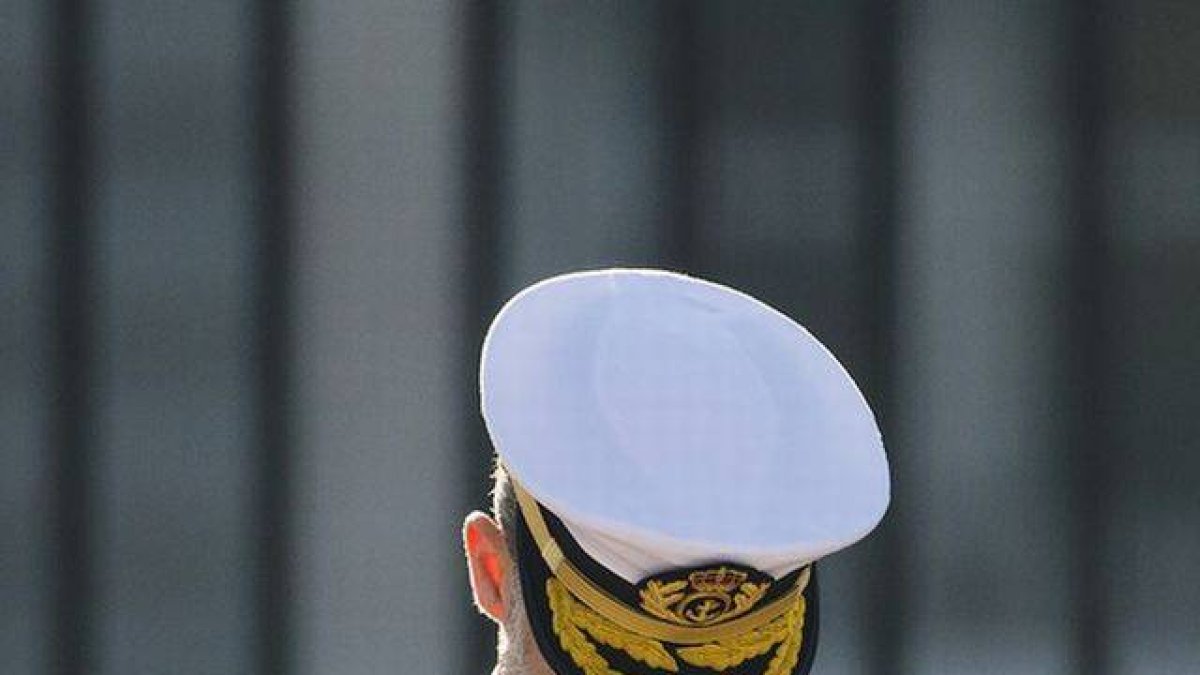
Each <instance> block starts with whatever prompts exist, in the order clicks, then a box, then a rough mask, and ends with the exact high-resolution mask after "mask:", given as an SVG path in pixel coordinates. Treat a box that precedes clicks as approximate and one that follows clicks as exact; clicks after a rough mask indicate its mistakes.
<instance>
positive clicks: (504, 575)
mask: <svg viewBox="0 0 1200 675" xmlns="http://www.w3.org/2000/svg"><path fill="white" fill-rule="evenodd" d="M493 479H494V481H493V486H492V514H491V515H490V516H489V515H488V514H486V513H483V512H482V511H475V512H472V513H471V514H470V515H468V516H467V519H466V521H465V522H464V523H463V547H464V548H465V550H466V554H467V569H468V571H469V573H470V578H471V591H472V593H473V594H474V596H475V605H476V606H477V607H478V608H479V611H480V612H482V613H483V614H484V615H485V616H487V617H488V618H490V619H491V620H492V621H495V622H496V625H497V630H498V635H499V640H498V644H497V662H496V670H495V674H494V675H553V671H551V670H550V667H549V666H548V665H547V664H546V661H545V659H544V658H542V655H541V653H540V652H538V649H537V645H536V644H535V642H534V639H533V634H532V633H531V632H530V629H529V619H528V618H527V617H526V615H525V605H524V603H523V601H522V599H521V582H520V578H519V575H518V574H517V566H516V561H517V549H516V544H515V541H514V537H513V536H512V534H511V533H513V532H515V531H516V519H517V518H519V517H520V516H519V514H518V510H517V499H516V496H515V494H514V493H513V486H512V482H511V481H510V480H509V478H508V473H507V472H506V471H505V470H504V467H503V466H502V465H500V464H499V463H497V464H496V471H495V473H494V474H493Z"/></svg>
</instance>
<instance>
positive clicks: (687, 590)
mask: <svg viewBox="0 0 1200 675" xmlns="http://www.w3.org/2000/svg"><path fill="white" fill-rule="evenodd" d="M756 576H759V577H764V579H762V580H759V581H756V582H752V581H749V579H750V577H751V573H750V572H748V571H743V570H739V569H734V568H732V567H729V566H727V565H722V566H720V567H715V568H708V569H700V570H695V571H691V572H683V573H679V572H675V573H667V574H663V575H658V576H656V577H652V578H650V579H647V580H645V581H643V582H642V583H641V584H640V586H641V588H640V589H639V591H638V595H639V597H640V599H641V605H642V609H644V610H646V612H647V613H649V614H651V615H653V616H656V617H658V618H660V619H664V620H666V621H670V622H672V623H676V624H679V625H682V626H709V625H712V624H715V623H719V622H721V621H727V620H729V619H732V618H734V617H737V616H741V615H742V614H745V613H746V612H749V611H750V610H751V609H754V607H755V605H757V604H758V602H759V600H762V598H763V596H765V595H766V594H767V589H768V588H770V586H771V582H770V581H768V580H766V578H765V577H766V575H762V574H758V575H756ZM681 577H682V578H681Z"/></svg>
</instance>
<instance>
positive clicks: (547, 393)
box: [480, 269, 889, 582]
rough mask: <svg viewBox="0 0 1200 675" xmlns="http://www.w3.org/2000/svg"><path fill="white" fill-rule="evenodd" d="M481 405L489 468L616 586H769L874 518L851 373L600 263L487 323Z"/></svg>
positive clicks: (753, 304) (796, 336)
mask: <svg viewBox="0 0 1200 675" xmlns="http://www.w3.org/2000/svg"><path fill="white" fill-rule="evenodd" d="M480 393H481V399H482V408H483V415H484V418H485V421H486V423H487V427H488V431H489V433H490V435H491V438H492V442H493V444H494V445H495V447H496V450H497V452H498V453H499V454H500V457H501V459H502V460H503V462H504V463H505V465H506V466H507V467H508V468H509V470H510V471H512V473H513V474H514V476H515V477H516V478H517V480H519V481H520V482H521V484H522V485H524V486H525V488H526V489H527V490H528V491H529V492H530V493H531V494H532V495H533V496H534V497H535V498H537V499H538V500H539V501H540V502H541V503H542V504H544V505H545V506H546V507H547V508H549V509H550V510H551V511H553V512H554V513H555V514H556V515H558V516H559V517H560V518H561V519H562V520H563V521H564V523H565V524H566V525H567V527H568V528H569V529H570V530H571V532H572V534H573V535H574V536H575V537H576V539H577V540H578V541H579V543H580V545H581V546H582V547H583V548H584V550H585V551H587V553H588V554H589V555H591V556H592V557H593V558H595V559H596V560H597V561H598V562H600V563H601V564H603V565H605V566H607V567H608V568H610V569H612V570H613V571H614V572H616V573H617V574H619V575H620V576H622V577H624V578H625V579H627V580H629V581H631V582H637V581H639V580H641V579H642V578H644V577H645V576H648V575H650V574H654V573H657V572H660V571H662V570H664V569H667V568H671V567H681V566H687V565H697V564H702V563H706V562H713V561H718V560H729V561H733V562H739V563H742V564H746V565H750V566H753V567H755V568H758V569H760V570H763V571H765V572H768V573H770V574H773V575H775V576H781V575H782V574H784V573H786V572H787V571H789V570H791V569H794V568H795V567H797V566H799V565H802V564H805V563H807V562H811V561H813V560H816V559H818V558H820V557H822V556H825V555H827V554H829V553H832V552H834V551H837V550H839V549H841V548H844V547H846V546H848V545H850V544H852V543H854V542H855V541H857V540H859V539H860V538H862V537H864V536H865V535H866V534H867V533H868V532H870V531H871V530H872V529H873V528H874V527H875V525H876V524H877V523H878V522H879V520H880V518H882V516H883V513H884V511H885V510H886V508H887V504H888V500H889V480H888V467H887V460H886V458H885V456H884V452H883V444H882V442H881V440H880V435H879V430H878V427H877V426H876V424H875V420H874V417H873V416H872V414H871V411H870V409H869V408H868V406H867V404H866V402H865V400H864V399H863V397H862V395H861V394H860V393H859V391H858V388H857V387H856V386H855V384H854V382H853V380H851V378H850V376H849V375H848V374H847V373H846V371H845V370H844V369H843V368H842V366H841V365H840V364H839V363H838V362H837V360H836V359H835V358H834V357H833V355H832V354H830V353H829V352H828V350H826V349H825V348H824V347H823V346H822V345H821V344H820V343H819V342H818V341H817V340H816V339H815V338H814V337H813V336H812V335H810V334H809V333H808V332H807V331H806V330H805V329H804V328H803V327H801V326H799V325H798V324H796V323H795V322H793V321H792V320H790V319H788V318H787V317H785V316H784V315H782V314H780V313H779V312H777V311H775V310H774V309H772V308H770V307H768V306H766V305H765V304H763V303H761V302H759V301H757V300H755V299H753V298H751V297H749V296H747V295H745V294H742V293H740V292H737V291H734V290H732V289H729V288H726V287H724V286H720V285H717V284H713V283H710V282H706V281H701V280H698V279H694V278H691V277H686V276H683V275H679V274H674V273H669V272H661V271H654V270H625V269H616V270H601V271H591V272H581V273H575V274H568V275H564V276H559V277H555V278H552V279H548V280H546V281H543V282H541V283H538V284H535V285H534V286H531V287H530V288H527V289H525V290H524V291H522V292H521V293H519V294H518V295H517V296H516V297H514V298H513V299H512V300H510V301H509V303H508V304H507V305H505V306H504V308H503V309H502V310H501V311H500V313H499V314H498V315H497V317H496V319H495V321H494V322H493V323H492V326H491V329H490V330H489V331H488V335H487V338H486V340H485V343H484V349H483V358H482V364H481V370H480Z"/></svg>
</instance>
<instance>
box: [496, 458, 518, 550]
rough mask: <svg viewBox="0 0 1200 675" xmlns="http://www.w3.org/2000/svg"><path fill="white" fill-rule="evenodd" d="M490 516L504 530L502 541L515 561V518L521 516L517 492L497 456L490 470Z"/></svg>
mask: <svg viewBox="0 0 1200 675" xmlns="http://www.w3.org/2000/svg"><path fill="white" fill-rule="evenodd" d="M492 517H493V518H495V519H496V522H497V523H498V524H499V525H500V529H501V530H502V531H503V532H504V541H505V544H506V545H507V546H508V554H509V556H510V557H511V558H512V560H513V563H514V564H515V563H516V562H517V519H518V518H520V517H521V514H520V507H519V506H518V505H517V493H516V492H515V491H514V489H513V482H512V478H510V477H509V475H508V470H507V469H505V468H504V464H503V463H502V462H501V461H500V459H499V458H497V459H496V468H495V469H494V470H493V471H492Z"/></svg>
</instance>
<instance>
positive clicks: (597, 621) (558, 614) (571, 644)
mask: <svg viewBox="0 0 1200 675" xmlns="http://www.w3.org/2000/svg"><path fill="white" fill-rule="evenodd" d="M546 596H547V598H548V599H549V601H550V612H551V614H552V615H553V619H552V623H551V626H552V628H553V629H554V633H555V634H556V635H558V639H559V644H561V645H562V647H563V649H564V650H565V651H566V652H567V654H569V655H570V656H571V659H572V660H574V661H575V664H576V665H578V666H579V667H580V668H582V669H583V671H584V673H586V675H621V674H620V673H618V672H617V671H614V670H612V669H611V668H609V665H608V662H607V661H605V660H604V657H603V656H601V655H600V653H599V652H598V651H597V650H596V647H595V646H594V645H592V644H591V643H590V642H588V640H587V637H585V636H584V634H583V632H584V631H586V632H587V634H588V635H591V636H592V638H593V639H595V640H596V641H597V642H600V643H601V644H605V645H608V646H609V647H613V648H614V649H619V650H621V651H623V652H625V653H626V654H628V655H629V656H631V657H632V658H634V659H636V660H638V661H641V662H642V663H645V664H646V665H648V666H651V667H653V668H659V669H661V670H666V671H668V672H672V673H677V672H679V663H678V662H677V661H676V660H675V658H674V657H673V656H671V654H670V652H668V651H667V650H666V648H665V647H664V646H663V644H662V643H661V642H659V641H657V640H652V639H650V638H646V637H642V636H640V635H637V634H635V633H631V632H629V631H627V630H625V629H623V628H621V627H620V626H617V625H616V624H614V623H612V622H611V621H608V620H607V619H605V618H604V617H602V616H600V615H599V614H596V613H595V612H593V611H592V610H590V609H588V608H587V607H584V606H583V605H581V604H579V603H577V602H575V600H574V598H572V597H571V594H570V592H569V591H567V589H566V587H564V586H563V585H562V584H561V583H560V582H559V581H558V580H556V579H547V580H546Z"/></svg>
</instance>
